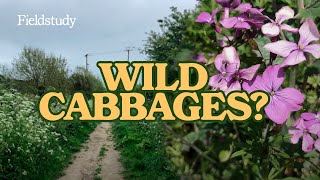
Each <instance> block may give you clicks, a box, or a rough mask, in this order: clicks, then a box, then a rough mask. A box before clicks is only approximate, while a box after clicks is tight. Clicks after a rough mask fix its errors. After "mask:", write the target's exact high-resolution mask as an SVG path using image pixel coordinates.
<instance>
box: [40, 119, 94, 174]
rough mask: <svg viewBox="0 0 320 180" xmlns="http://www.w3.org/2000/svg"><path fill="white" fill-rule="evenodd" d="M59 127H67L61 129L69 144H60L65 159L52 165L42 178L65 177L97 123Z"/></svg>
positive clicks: (62, 124)
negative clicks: (68, 167)
mask: <svg viewBox="0 0 320 180" xmlns="http://www.w3.org/2000/svg"><path fill="white" fill-rule="evenodd" d="M59 123H61V124H58V125H57V126H65V129H61V130H62V131H63V132H60V133H62V134H65V135H66V137H67V139H68V142H67V143H65V142H60V143H61V144H60V147H61V148H62V150H63V154H61V157H63V158H62V159H61V160H60V161H59V162H58V163H55V164H52V163H51V165H50V166H49V167H46V168H49V169H47V170H46V173H45V174H43V175H40V177H42V178H43V177H46V178H47V179H56V178H57V177H60V176H62V175H63V170H64V168H66V167H67V166H68V164H69V163H70V161H71V160H72V157H73V154H74V153H76V152H78V151H80V149H81V148H82V143H84V142H85V141H86V140H87V139H88V137H89V135H90V134H91V132H92V131H93V130H94V129H95V127H96V126H97V123H94V122H79V121H74V122H59Z"/></svg>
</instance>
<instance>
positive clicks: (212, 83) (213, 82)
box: [209, 74, 223, 87]
mask: <svg viewBox="0 0 320 180" xmlns="http://www.w3.org/2000/svg"><path fill="white" fill-rule="evenodd" d="M222 79H223V76H222V74H217V75H213V76H211V77H210V79H209V86H211V87H217V85H218V84H219V82H220V81H221V80H222Z"/></svg>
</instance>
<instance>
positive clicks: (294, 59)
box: [281, 50, 306, 66]
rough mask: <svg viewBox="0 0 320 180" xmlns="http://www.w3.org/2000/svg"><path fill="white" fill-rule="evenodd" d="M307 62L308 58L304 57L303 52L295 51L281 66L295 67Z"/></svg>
mask: <svg viewBox="0 0 320 180" xmlns="http://www.w3.org/2000/svg"><path fill="white" fill-rule="evenodd" d="M305 60H306V56H305V55H304V53H303V51H301V50H295V51H292V52H291V53H290V54H289V56H288V57H286V58H285V60H284V62H283V63H282V64H281V66H293V65H296V64H299V63H301V62H303V61H305Z"/></svg>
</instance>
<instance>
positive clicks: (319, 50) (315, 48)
mask: <svg viewBox="0 0 320 180" xmlns="http://www.w3.org/2000/svg"><path fill="white" fill-rule="evenodd" d="M303 51H304V52H308V53H310V54H312V56H313V57H315V58H316V59H319V58H320V44H311V45H308V46H306V47H304V49H303Z"/></svg>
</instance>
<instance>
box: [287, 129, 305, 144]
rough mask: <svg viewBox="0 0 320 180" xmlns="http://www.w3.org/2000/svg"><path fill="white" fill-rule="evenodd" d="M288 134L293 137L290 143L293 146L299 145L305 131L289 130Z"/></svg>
mask: <svg viewBox="0 0 320 180" xmlns="http://www.w3.org/2000/svg"><path fill="white" fill-rule="evenodd" d="M288 133H289V134H292V135H293V136H292V137H291V138H290V141H291V143H292V144H297V143H298V142H299V139H300V138H301V137H302V135H303V131H301V130H289V131H288Z"/></svg>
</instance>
